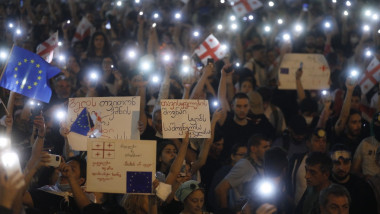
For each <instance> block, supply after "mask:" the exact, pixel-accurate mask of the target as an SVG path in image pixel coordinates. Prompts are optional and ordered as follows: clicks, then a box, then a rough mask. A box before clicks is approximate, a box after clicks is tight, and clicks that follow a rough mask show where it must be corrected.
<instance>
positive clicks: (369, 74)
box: [359, 57, 380, 94]
mask: <svg viewBox="0 0 380 214" xmlns="http://www.w3.org/2000/svg"><path fill="white" fill-rule="evenodd" d="M379 81H380V62H379V60H377V58H376V57H374V58H373V59H372V61H371V62H370V63H369V65H368V67H367V69H366V71H365V72H364V73H363V75H362V77H361V79H360V80H359V85H360V88H361V90H362V92H363V93H364V94H367V92H368V91H370V90H371V89H372V87H373V86H375V84H376V83H377V82H379Z"/></svg>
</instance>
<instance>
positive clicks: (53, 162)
mask: <svg viewBox="0 0 380 214" xmlns="http://www.w3.org/2000/svg"><path fill="white" fill-rule="evenodd" d="M49 156H50V161H49V162H48V163H47V165H48V166H52V167H55V168H57V167H58V166H59V165H60V164H61V159H62V158H61V156H59V155H54V154H49Z"/></svg>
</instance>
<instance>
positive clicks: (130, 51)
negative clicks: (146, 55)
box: [128, 50, 136, 59]
mask: <svg viewBox="0 0 380 214" xmlns="http://www.w3.org/2000/svg"><path fill="white" fill-rule="evenodd" d="M128 57H129V58H131V59H134V58H136V52H135V51H134V50H129V51H128Z"/></svg>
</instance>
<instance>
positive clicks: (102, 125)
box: [67, 97, 140, 151]
mask: <svg viewBox="0 0 380 214" xmlns="http://www.w3.org/2000/svg"><path fill="white" fill-rule="evenodd" d="M84 110H85V111H84ZM139 112H140V97H81V98H69V104H68V121H67V123H68V125H69V126H70V127H71V128H72V127H73V126H72V124H73V123H74V122H75V125H76V126H77V127H76V129H75V130H78V129H80V128H81V127H85V128H87V129H85V130H81V131H75V132H74V131H73V129H71V131H70V133H69V134H68V136H67V138H68V140H69V144H70V146H71V148H72V149H73V150H77V151H86V150H87V138H88V136H90V135H94V136H95V137H96V138H106V139H135V140H138V139H140V133H139V131H138V129H137V125H138V120H139ZM87 121H88V122H87Z"/></svg>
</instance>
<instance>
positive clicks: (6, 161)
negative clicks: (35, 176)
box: [1, 151, 19, 169]
mask: <svg viewBox="0 0 380 214" xmlns="http://www.w3.org/2000/svg"><path fill="white" fill-rule="evenodd" d="M1 161H2V162H3V166H4V167H5V168H8V169H9V168H14V167H16V166H17V164H18V163H19V160H18V155H17V153H16V152H13V151H9V152H5V153H3V155H2V156H1Z"/></svg>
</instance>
